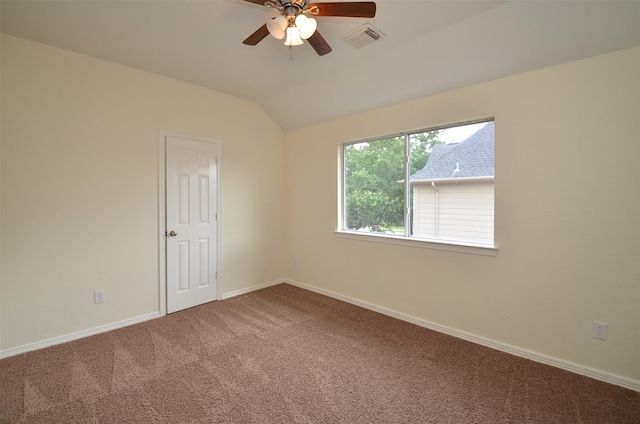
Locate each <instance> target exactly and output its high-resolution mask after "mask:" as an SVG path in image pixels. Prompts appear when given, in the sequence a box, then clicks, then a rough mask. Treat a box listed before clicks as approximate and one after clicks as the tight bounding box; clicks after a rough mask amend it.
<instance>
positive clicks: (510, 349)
mask: <svg viewBox="0 0 640 424" xmlns="http://www.w3.org/2000/svg"><path fill="white" fill-rule="evenodd" d="M284 282H286V283H287V284H291V285H292V286H296V287H300V288H302V289H306V290H309V291H312V292H315V293H319V294H322V295H325V296H329V297H332V298H334V299H338V300H342V301H343V302H347V303H351V304H352V305H356V306H360V307H362V308H365V309H369V310H371V311H375V312H379V313H381V314H384V315H388V316H390V317H393V318H397V319H400V320H402V321H406V322H410V323H412V324H416V325H419V326H421V327H425V328H428V329H430V330H434V331H438V332H440V333H444V334H448V335H450V336H453V337H457V338H460V339H463V340H467V341H470V342H473V343H476V344H479V345H482V346H487V347H490V348H492V349H496V350H500V351H502V352H507V353H510V354H512V355H516V356H520V357H522V358H526V359H530V360H532V361H536V362H540V363H543V364H547V365H551V366H554V367H556V368H561V369H563V370H566V371H570V372H573V373H576V374H580V375H584V376H587V377H591V378H593V379H596V380H600V381H604V382H606V383H611V384H615V385H617V386H621V387H624V388H627V389H631V390H634V391H636V392H640V380H632V379H630V378H626V377H622V376H619V375H615V374H611V373H608V372H604V371H600V370H597V369H594V368H589V367H585V366H583V365H579V364H574V363H573V362H569V361H565V360H563V359H558V358H554V357H552V356H548V355H544V354H542V353H538V352H534V351H531V350H528V349H522V348H519V347H516V346H511V345H509V344H506V343H502V342H498V341H495V340H491V339H487V338H485V337H480V336H476V335H474V334H471V333H467V332H464V331H460V330H456V329H455V328H450V327H446V326H444V325H440V324H436V323H433V322H430V321H427V320H424V319H421V318H416V317H413V316H410V315H405V314H403V313H400V312H397V311H394V310H391V309H387V308H383V307H381V306H378V305H374V304H371V303H367V302H363V301H361V300H358V299H354V298H351V297H348V296H344V295H341V294H339V293H335V292H332V291H329V290H325V289H321V288H318V287H315V286H311V285H308V284H304V283H301V282H299V281H294V280H289V279H285V280H284Z"/></svg>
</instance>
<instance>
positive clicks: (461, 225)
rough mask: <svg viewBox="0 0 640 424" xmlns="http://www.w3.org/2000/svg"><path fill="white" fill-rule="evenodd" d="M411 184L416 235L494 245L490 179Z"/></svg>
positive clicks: (491, 185) (492, 202)
mask: <svg viewBox="0 0 640 424" xmlns="http://www.w3.org/2000/svg"><path fill="white" fill-rule="evenodd" d="M413 187H414V189H413V210H414V216H413V235H414V236H415V237H423V238H435V239H440V240H457V241H463V242H464V241H466V242H473V243H484V244H493V222H494V212H493V211H494V208H493V204H494V195H493V181H485V182H473V183H469V182H465V183H459V184H456V183H439V184H437V187H438V191H437V192H436V190H435V189H434V188H433V187H432V186H431V184H414V186H413Z"/></svg>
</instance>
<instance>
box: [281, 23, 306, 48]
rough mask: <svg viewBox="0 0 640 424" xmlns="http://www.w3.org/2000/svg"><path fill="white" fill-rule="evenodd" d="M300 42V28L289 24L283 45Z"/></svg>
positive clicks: (298, 43)
mask: <svg viewBox="0 0 640 424" xmlns="http://www.w3.org/2000/svg"><path fill="white" fill-rule="evenodd" d="M300 44H302V39H301V38H300V30H299V29H298V28H297V27H295V26H290V27H288V28H287V39H286V40H285V42H284V45H285V46H299V45H300Z"/></svg>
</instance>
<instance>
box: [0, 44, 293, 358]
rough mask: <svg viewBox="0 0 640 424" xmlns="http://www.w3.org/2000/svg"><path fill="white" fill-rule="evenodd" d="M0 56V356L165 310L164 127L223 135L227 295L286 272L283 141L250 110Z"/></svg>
mask: <svg viewBox="0 0 640 424" xmlns="http://www.w3.org/2000/svg"><path fill="white" fill-rule="evenodd" d="M1 58H2V73H1V78H2V79H1V83H2V84H1V90H2V127H1V128H2V192H1V193H2V223H1V228H2V252H3V257H2V263H3V267H2V292H1V295H2V298H1V313H2V315H1V317H2V320H1V327H0V333H1V338H0V350H7V349H11V348H15V347H18V346H23V345H25V344H30V343H33V342H39V341H43V340H46V339H49V338H54V337H60V336H64V335H67V334H70V333H73V332H76V331H82V330H87V329H91V328H94V327H98V326H103V325H107V324H112V323H116V322H118V321H121V320H126V319H132V318H136V317H139V316H143V315H146V314H150V313H153V312H157V311H158V310H159V286H158V284H159V283H158V281H159V280H158V279H159V276H158V272H159V271H158V263H159V261H158V254H159V253H158V172H159V171H158V160H159V159H158V158H159V130H160V129H167V130H175V131H182V132H186V133H191V134H199V135H205V136H211V137H218V138H221V139H222V164H221V177H220V184H221V219H222V222H221V237H222V239H221V252H222V256H221V264H220V265H221V271H222V283H223V292H224V293H229V292H231V291H234V290H240V289H243V288H247V287H251V286H254V285H256V284H261V283H265V282H269V281H272V280H274V279H277V278H281V277H282V276H283V266H282V257H283V254H282V251H281V246H282V245H283V234H284V227H283V220H282V215H283V206H282V205H283V202H284V171H283V166H284V159H283V156H284V144H283V132H282V130H280V129H279V127H277V126H276V125H275V124H274V123H273V122H272V120H271V119H270V118H269V117H268V116H267V115H266V114H265V112H264V111H263V110H262V109H261V108H260V107H259V106H258V105H257V104H255V103H253V102H249V101H245V100H242V99H239V98H235V97H231V96H227V95H223V94H220V93H217V92H214V91H210V90H206V89H204V88H201V87H197V86H194V85H190V84H186V83H182V82H178V81H174V80H171V79H168V78H164V77H160V76H157V75H154V74H150V73H147V72H142V71H139V70H135V69H132V68H128V67H125V66H120V65H117V64H114V63H110V62H105V61H102V60H98V59H94V58H90V57H87V56H82V55H79V54H75V53H71V52H68V51H63V50H59V49H55V48H51V47H48V46H45V45H42V44H36V43H32V42H29V41H26V40H22V39H19V38H15V37H11V36H7V35H3V36H2V57H1ZM95 289H104V290H105V293H106V302H105V303H104V304H102V305H94V304H93V291H94V290H95Z"/></svg>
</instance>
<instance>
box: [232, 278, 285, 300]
mask: <svg viewBox="0 0 640 424" xmlns="http://www.w3.org/2000/svg"><path fill="white" fill-rule="evenodd" d="M285 282H286V280H285V279H284V278H280V279H278V280H272V281H268V282H266V283H262V284H257V285H255V286H251V287H247V288H244V289H239V290H234V291H230V292H228V293H224V294H223V295H222V299H229V298H230V297H236V296H240V295H241V294H245V293H251V292H252V291H256V290H260V289H264V288H266V287H271V286H275V285H276V284H281V283H285Z"/></svg>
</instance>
